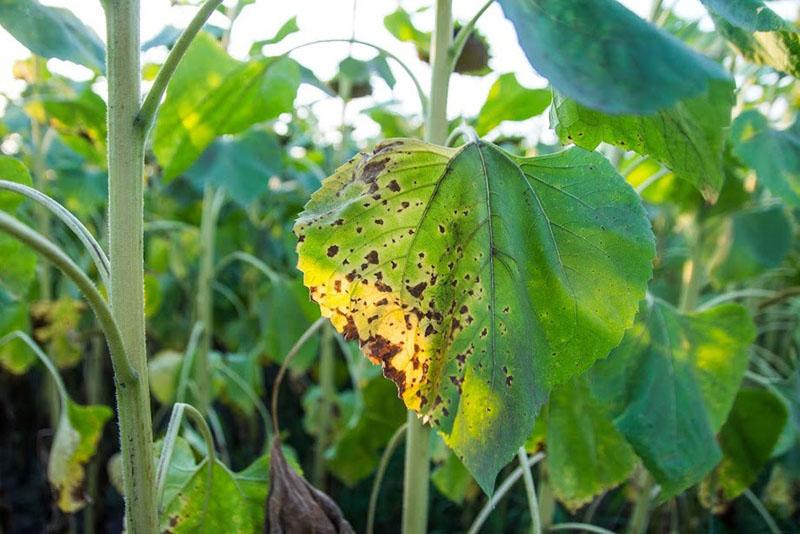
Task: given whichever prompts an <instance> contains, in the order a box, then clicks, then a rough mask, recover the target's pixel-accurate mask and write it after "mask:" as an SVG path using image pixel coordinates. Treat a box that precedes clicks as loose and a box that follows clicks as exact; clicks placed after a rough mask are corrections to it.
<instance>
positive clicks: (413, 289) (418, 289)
mask: <svg viewBox="0 0 800 534" xmlns="http://www.w3.org/2000/svg"><path fill="white" fill-rule="evenodd" d="M426 287H428V283H427V282H420V283H419V284H417V285H415V286H408V285H407V286H406V289H407V290H408V292H409V293H411V295H412V296H413V297H414V298H420V297H421V296H422V292H423V291H425V288H426Z"/></svg>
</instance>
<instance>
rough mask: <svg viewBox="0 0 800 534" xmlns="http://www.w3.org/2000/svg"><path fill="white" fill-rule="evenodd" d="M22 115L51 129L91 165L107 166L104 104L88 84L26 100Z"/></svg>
mask: <svg viewBox="0 0 800 534" xmlns="http://www.w3.org/2000/svg"><path fill="white" fill-rule="evenodd" d="M25 112H26V113H28V114H29V115H30V116H31V117H33V118H34V119H36V120H38V121H39V122H41V123H47V124H49V125H50V126H51V127H53V128H54V129H55V130H56V131H57V132H58V134H59V136H60V137H61V139H62V140H63V141H64V144H65V145H67V146H68V147H69V148H71V149H72V150H74V151H75V152H77V153H78V154H80V155H81V156H83V157H85V158H87V159H88V160H90V161H91V162H93V163H95V164H97V165H101V166H103V167H105V165H106V137H107V131H106V103H105V101H103V99H102V98H100V96H99V95H97V94H96V93H94V92H93V91H92V90H91V87H90V86H89V85H88V84H87V85H85V86H84V87H82V88H79V90H78V92H77V93H76V92H75V91H74V90H73V88H69V89H64V90H63V91H58V92H51V93H48V94H45V95H43V96H41V97H38V98H34V99H32V100H29V101H28V102H27V103H26V104H25Z"/></svg>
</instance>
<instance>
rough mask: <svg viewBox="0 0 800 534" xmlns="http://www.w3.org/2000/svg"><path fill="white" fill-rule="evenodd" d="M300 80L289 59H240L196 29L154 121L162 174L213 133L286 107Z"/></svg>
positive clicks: (174, 171)
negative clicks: (198, 32) (247, 60)
mask: <svg viewBox="0 0 800 534" xmlns="http://www.w3.org/2000/svg"><path fill="white" fill-rule="evenodd" d="M299 85H300V69H299V66H298V65H297V63H295V62H294V61H293V60H291V59H288V58H260V59H256V60H252V61H249V62H246V63H242V62H240V61H237V60H235V59H233V58H231V57H230V56H229V55H228V54H227V52H225V50H223V49H222V47H221V46H220V45H219V43H217V42H216V41H215V40H214V39H213V38H212V37H211V36H209V35H208V34H205V33H200V34H198V36H197V38H196V39H195V40H194V41H193V42H192V44H191V46H190V47H189V49H188V50H187V52H186V56H185V57H184V59H183V61H181V63H180V65H179V66H178V68H177V69H176V71H175V74H174V75H173V77H172V79H171V80H170V82H169V86H168V87H167V95H166V98H165V100H164V103H163V104H162V106H161V108H160V110H159V113H158V118H157V120H156V124H155V130H154V137H153V150H154V152H155V154H156V157H157V158H158V161H159V162H160V163H161V165H162V166H163V167H164V179H165V180H166V181H169V180H171V179H173V178H175V177H176V176H178V175H179V174H180V173H182V172H183V171H185V170H186V169H188V168H189V167H190V166H191V165H192V163H194V161H195V160H196V159H197V158H198V157H199V156H200V154H201V153H202V152H203V150H205V148H206V147H207V146H208V145H209V144H210V143H211V142H212V141H213V140H214V138H215V137H217V136H219V135H222V134H235V133H239V132H241V131H243V130H245V129H247V128H248V127H249V126H251V125H253V124H256V123H258V122H261V121H265V120H267V119H271V118H275V117H277V116H278V115H279V114H281V113H283V112H286V111H290V110H291V109H292V104H293V102H294V97H295V94H296V93H297V87H298V86H299Z"/></svg>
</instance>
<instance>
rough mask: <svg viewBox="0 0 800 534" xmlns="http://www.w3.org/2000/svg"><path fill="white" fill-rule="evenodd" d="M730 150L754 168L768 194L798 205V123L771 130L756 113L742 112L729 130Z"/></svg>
mask: <svg viewBox="0 0 800 534" xmlns="http://www.w3.org/2000/svg"><path fill="white" fill-rule="evenodd" d="M731 142H732V144H733V151H734V153H735V154H736V156H738V157H739V158H740V159H741V160H742V162H744V163H745V164H746V165H747V166H748V167H750V168H752V169H754V170H755V171H756V173H757V174H758V179H759V180H761V182H762V183H763V184H764V186H765V187H766V188H767V189H769V190H770V192H771V193H772V194H773V195H775V196H778V197H780V198H781V200H783V201H784V202H786V203H787V204H788V205H790V206H792V207H797V206H800V121H798V120H795V122H794V123H793V124H792V126H790V127H789V128H787V129H786V130H773V129H772V128H770V127H769V123H768V122H767V119H766V117H764V116H763V115H761V114H760V113H759V112H758V111H755V110H750V111H745V112H744V113H742V114H741V115H739V116H738V117H736V120H735V121H734V122H733V127H732V128H731Z"/></svg>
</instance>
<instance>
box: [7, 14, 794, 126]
mask: <svg viewBox="0 0 800 534" xmlns="http://www.w3.org/2000/svg"><path fill="white" fill-rule="evenodd" d="M41 1H42V3H44V4H48V5H53V6H62V7H66V8H69V9H71V10H72V11H73V12H74V13H75V14H76V15H77V16H78V17H79V18H80V19H81V20H82V21H84V22H85V23H86V24H88V25H89V26H90V27H92V28H93V29H94V30H95V31H96V32H97V33H98V34H99V35H100V36H101V38H105V27H104V22H103V11H102V8H101V7H100V3H99V1H98V0H41ZM354 1H356V2H357V5H356V10H355V37H356V38H357V39H360V40H364V41H369V42H372V43H375V44H377V45H379V46H382V47H385V48H387V49H389V50H391V51H392V52H394V53H395V54H396V55H397V56H399V57H400V58H401V59H402V60H403V61H404V62H406V63H407V64H408V65H409V66H410V67H411V68H412V70H413V71H414V72H415V74H416V75H417V76H418V78H419V79H420V81H421V83H422V84H423V87H425V88H427V86H428V84H429V80H430V77H429V69H428V66H427V65H426V64H424V63H422V62H421V61H419V60H418V59H417V57H416V53H415V51H414V47H413V45H411V44H410V43H400V42H399V41H397V40H396V39H394V37H392V36H391V35H390V34H389V32H387V31H386V29H385V28H384V27H383V18H384V17H385V16H386V15H387V14H389V13H391V12H392V11H393V10H394V9H396V7H397V5H398V0H360V1H359V0H292V1H291V2H289V1H286V0H282V1H278V0H257V1H256V2H255V3H254V4H252V5H250V6H247V7H246V8H245V9H244V11H243V12H242V14H241V16H240V17H239V19H238V20H237V22H236V25H235V27H234V30H233V33H232V41H231V45H230V52H231V54H232V55H233V56H235V57H239V58H243V57H245V56H246V54H247V51H248V50H249V48H250V44H251V43H252V42H253V41H255V40H259V39H265V38H268V37H271V36H272V35H274V34H275V32H276V31H277V29H278V28H279V27H280V26H281V25H282V24H283V23H284V22H285V21H286V20H288V19H289V18H291V17H292V16H294V15H297V20H298V25H299V27H300V30H301V31H300V32H299V33H296V34H293V35H291V36H290V37H288V38H287V39H285V40H284V42H282V43H280V44H278V45H275V46H272V47H270V48H267V49H266V50H265V53H266V54H273V53H274V54H278V53H281V52H283V51H284V50H286V49H287V48H288V47H290V46H294V45H297V44H301V43H304V42H308V41H312V40H315V39H324V38H349V37H350V36H351V32H352V31H353V2H354ZM796 1H797V0H791V1H789V2H786V1H783V2H777V3H776V4H777V5H776V6H775V7H779V8H780V7H784V8H785V7H787V6H785V5H783V6H781V4H794V5H795V6H796V5H797V4H796V3H795V2H796ZM141 3H142V35H141V38H142V42H144V41H146V40H147V39H149V38H151V37H153V36H154V35H156V34H157V33H158V32H159V31H160V30H161V29H162V28H163V27H164V26H165V25H167V24H172V25H174V26H177V27H179V28H182V27H184V26H185V25H186V23H187V22H188V21H189V19H190V18H191V16H192V15H193V13H194V12H195V10H196V9H197V8H195V7H191V6H172V5H171V4H170V1H169V0H142V2H141ZM225 3H226V4H228V3H233V0H226V2H225ZM400 3H401V5H402V6H403V7H404V8H405V9H406V10H408V11H412V12H413V11H414V10H416V9H417V8H420V7H424V6H430V5H431V4H433V1H432V0H405V1H403V2H400ZM483 3H484V0H455V1H454V2H453V4H454V6H453V9H454V16H455V18H456V19H458V20H462V21H463V20H468V19H469V18H471V17H472V15H473V14H474V13H475V12H476V11H477V10H478V9H479V8H480V6H481V5H483ZM622 3H623V4H625V5H627V6H628V7H629V8H631V9H633V10H634V11H636V12H637V13H638V14H639V15H640V16H643V17H646V16H647V14H648V13H649V11H650V8H651V3H652V0H622ZM669 3H670V2H669V0H668V1H667V4H668V5H669ZM675 3H676V9H677V10H678V12H679V13H680V14H681V15H683V16H685V17H688V18H698V17H700V16H702V15H703V10H702V8H701V7H700V3H699V0H676V2H675ZM795 9H796V7H795ZM782 11H784V13H785V12H786V11H787V10H786V9H782ZM432 19H433V13H432V12H431V11H428V12H426V13H423V14H421V15H418V16H417V18H415V19H414V20H415V22H417V23H418V25H419V26H421V27H422V29H425V30H430V29H431V27H432V23H433V20H432ZM211 22H213V23H216V24H218V25H220V26H224V25H225V22H226V21H225V20H224V17H223V16H222V15H221V14H219V13H216V14H215V15H214V16H213V17H212V19H211ZM708 24H709V27H710V22H708ZM478 28H479V30H480V31H481V32H482V33H483V34H484V35H486V36H487V37H488V39H489V42H490V46H491V53H492V59H491V63H490V66H491V67H492V68H493V70H494V72H495V73H503V72H509V71H513V72H515V73H516V74H517V76H518V78H519V80H520V82H521V83H522V84H523V85H527V86H529V87H542V86H544V85H546V82H545V81H544V80H543V79H542V78H540V77H538V76H537V75H536V74H535V73H534V72H533V70H532V69H531V67H530V66H529V64H528V62H527V60H526V58H525V56H524V55H523V53H522V50H521V49H520V47H519V45H518V43H517V40H516V35H515V33H514V29H513V27H512V25H511V23H510V22H508V21H507V20H506V19H505V18H504V17H503V14H502V11H501V9H500V7H499V5H497V4H496V3H495V4H494V5H492V6H491V7H490V8H489V9H488V10H487V11H486V13H485V14H484V15H483V17H482V18H481V20H480V21H479V23H478ZM348 47H349V45H347V44H341V45H338V44H322V45H316V46H312V47H307V48H304V49H301V50H298V51H296V52H294V53H293V55H292V57H294V58H295V59H297V60H298V61H300V62H301V63H302V64H304V65H306V66H307V67H309V68H311V69H312V70H313V71H314V72H315V73H316V74H317V76H319V77H320V78H321V79H323V80H327V79H329V78H330V77H331V76H333V74H334V73H335V68H336V65H337V64H338V62H339V61H340V60H341V59H343V58H344V57H346V55H347V53H348ZM0 50H2V54H0V93H4V94H8V95H12V96H13V95H16V94H18V93H19V90H20V89H21V88H22V85H21V82H18V81H16V80H14V79H13V77H12V75H11V67H12V65H13V63H14V61H16V60H18V59H22V58H25V57H27V56H28V55H29V53H28V51H27V50H26V49H25V48H24V47H23V46H22V45H20V44H19V43H17V42H16V41H15V40H14V39H13V38H12V37H11V36H10V35H9V34H8V33H6V32H5V31H4V30H3V29H2V28H0ZM165 54H166V51H165V50H164V49H163V47H162V48H160V49H154V50H151V51H149V52H148V53H147V54H145V56H144V61H146V62H147V61H157V60H161V59H163V57H164V55H165ZM353 55H354V56H355V57H357V58H362V59H367V58H370V57H372V56H374V52H373V51H372V50H370V49H367V48H365V47H359V46H357V45H356V46H354V48H353ZM49 66H50V68H51V69H53V70H55V71H57V72H61V73H64V74H68V75H70V76H73V77H76V78H85V77H86V71H85V70H83V69H82V68H81V67H78V66H75V65H72V64H70V63H65V62H63V61H59V60H51V61H50V62H49ZM392 67H393V70H394V72H395V77H396V78H397V80H398V83H397V85H396V87H395V89H394V91H391V90H389V88H388V87H386V86H384V85H383V84H380V85H381V87H379V90H378V92H377V94H376V95H375V96H376V101H377V102H384V101H389V100H396V101H398V102H399V103H400V104H399V107H398V109H400V110H402V111H405V112H410V113H414V112H418V111H419V103H418V100H417V97H416V91H415V89H414V86H413V85H412V83H411V82H410V80H409V79H408V77H407V76H406V75H405V73H404V72H403V71H402V70H401V69H399V68H395V67H396V66H395V65H393V66H392ZM494 78H495V75H494V74H492V75H488V76H484V77H471V76H460V75H455V76H454V77H453V79H452V81H451V86H450V105H449V109H448V112H449V115H450V116H451V117H453V116H459V115H463V116H474V115H475V114H477V112H478V110H479V109H480V106H481V105H482V103H483V101H484V99H485V97H486V94H487V93H488V90H489V87H490V86H491V84H492V82H493V81H494ZM298 102H299V103H303V104H307V103H313V109H314V111H315V113H316V114H317V116H318V117H319V118H320V123H321V127H322V129H323V131H325V132H327V133H328V135H330V136H332V138H335V136H336V132H335V131H336V129H337V128H338V127H339V124H340V121H341V102H339V101H338V100H337V99H333V98H323V95H322V93H321V92H320V91H318V90H316V89H313V88H310V87H304V88H303V89H302V92H301V94H300V95H299V100H298ZM372 104H373V102H372V101H371V100H370V99H368V98H367V99H360V100H356V101H355V103H354V104H353V105H351V106H349V107H348V113H347V118H348V122H349V123H350V124H354V125H355V126H356V131H355V135H356V136H365V135H371V134H375V133H377V131H378V127H377V125H376V124H374V123H373V122H372V121H371V120H369V119H368V118H366V117H364V116H363V115H362V116H360V115H359V110H360V109H363V108H365V107H368V106H370V105H372ZM546 129H547V121H546V120H540V121H530V122H529V123H525V124H524V125H522V126H517V127H511V128H506V129H505V131H506V132H509V133H510V132H518V133H522V134H526V135H527V136H531V137H533V138H536V137H537V136H538V135H539V134H542V133H544V134H545V135H549V134H548V133H547V132H546ZM551 139H552V138H551Z"/></svg>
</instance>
